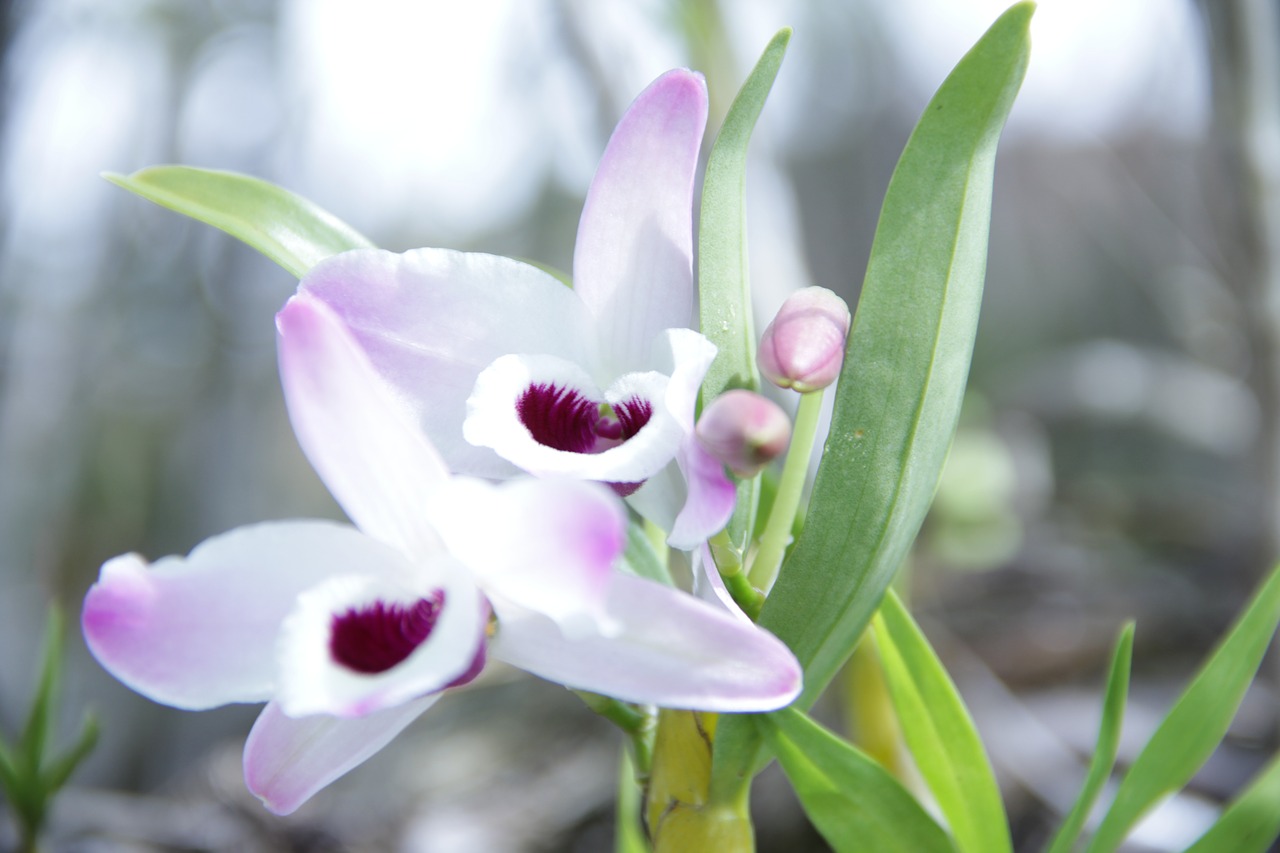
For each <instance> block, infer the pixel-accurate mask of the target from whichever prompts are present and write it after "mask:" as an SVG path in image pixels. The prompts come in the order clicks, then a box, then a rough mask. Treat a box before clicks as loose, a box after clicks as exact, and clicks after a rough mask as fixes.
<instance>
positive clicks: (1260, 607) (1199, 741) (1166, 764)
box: [1088, 566, 1280, 853]
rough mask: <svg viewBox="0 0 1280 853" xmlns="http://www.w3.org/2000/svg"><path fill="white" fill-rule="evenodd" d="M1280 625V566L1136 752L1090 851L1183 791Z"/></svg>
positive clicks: (1119, 837) (1115, 843)
mask: <svg viewBox="0 0 1280 853" xmlns="http://www.w3.org/2000/svg"><path fill="white" fill-rule="evenodd" d="M1277 624H1280V566H1277V567H1276V568H1275V569H1273V570H1272V572H1271V575H1270V577H1268V578H1267V580H1266V582H1265V583H1264V584H1263V585H1262V587H1261V588H1260V589H1259V590H1258V592H1257V594H1256V595H1255V596H1254V598H1253V600H1252V601H1251V602H1250V603H1249V606H1248V608H1247V609H1246V610H1245V612H1244V613H1243V614H1242V615H1241V616H1240V618H1239V619H1238V620H1237V621H1236V624H1235V626H1234V627H1233V628H1232V629H1231V632H1230V633H1229V634H1228V635H1227V636H1226V638H1225V639H1223V640H1222V642H1221V643H1220V644H1219V645H1218V648H1217V650H1216V651H1215V652H1214V653H1213V656H1212V657H1211V658H1209V660H1208V661H1206V662H1205V664H1204V665H1203V666H1202V667H1201V668H1200V672H1199V673H1197V674H1196V677H1195V679H1194V680H1193V681H1192V682H1191V684H1190V685H1189V686H1188V687H1187V689H1186V690H1185V691H1184V692H1183V694H1182V696H1181V697H1179V698H1178V701H1177V703H1176V704H1174V706H1173V709H1172V710H1170V711H1169V713H1168V715H1167V716H1166V717H1165V718H1164V721H1163V722H1162V723H1160V727H1159V728H1158V729H1156V732H1155V734H1153V735H1152V736H1151V740H1149V741H1147V745H1146V746H1144V747H1143V748H1142V752H1140V753H1138V757H1137V758H1136V759H1134V762H1133V765H1132V766H1131V767H1130V768H1129V772H1128V773H1127V774H1126V775H1125V777H1124V781H1123V782H1121V783H1120V789H1119V790H1118V791H1116V798H1115V800H1113V801H1112V803H1111V808H1110V809H1109V810H1108V811H1107V814H1106V817H1104V818H1103V819H1102V823H1101V824H1100V825H1099V826H1098V831H1097V833H1096V834H1095V835H1094V836H1093V840H1092V841H1091V842H1090V844H1089V847H1088V850H1089V851H1090V853H1103V851H1111V850H1115V849H1116V848H1117V847H1119V846H1120V842H1121V841H1123V840H1124V837H1125V835H1127V834H1128V832H1129V830H1130V828H1132V827H1133V825H1134V824H1135V823H1137V821H1138V819H1139V818H1141V817H1142V815H1143V814H1145V813H1146V811H1147V810H1148V809H1149V808H1151V807H1152V806H1153V805H1154V804H1155V803H1156V802H1157V801H1159V800H1160V799H1162V798H1163V797H1165V796H1167V795H1168V794H1171V793H1173V792H1175V791H1177V790H1180V789H1181V788H1182V786H1183V785H1185V784H1186V783H1187V781H1188V780H1190V779H1191V777H1192V776H1193V775H1194V774H1195V772H1196V771H1197V770H1199V769H1200V766H1201V765H1202V764H1204V762H1205V761H1206V760H1208V758H1209V756H1210V755H1211V754H1212V753H1213V751H1214V749H1216V748H1217V746H1218V744H1219V743H1220V742H1221V741H1222V738H1223V735H1225V734H1226V733H1227V727H1228V726H1230V725H1231V720H1232V718H1233V717H1235V715H1236V709H1238V708H1239V707H1240V702H1241V700H1243V699H1244V694H1245V691H1246V690H1248V689H1249V684H1250V683H1251V682H1252V681H1253V676H1254V674H1255V673H1257V671H1258V666H1259V665H1260V664H1261V663H1262V655H1263V653H1265V652H1266V650H1267V646H1268V645H1269V644H1270V643H1271V637H1272V635H1273V634H1275V631H1276V626H1277Z"/></svg>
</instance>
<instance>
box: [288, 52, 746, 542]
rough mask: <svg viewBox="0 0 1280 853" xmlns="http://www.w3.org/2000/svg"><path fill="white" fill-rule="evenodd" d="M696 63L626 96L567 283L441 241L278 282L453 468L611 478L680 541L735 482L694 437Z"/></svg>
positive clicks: (712, 526)
mask: <svg viewBox="0 0 1280 853" xmlns="http://www.w3.org/2000/svg"><path fill="white" fill-rule="evenodd" d="M706 117H707V92H706V84H705V83H704V81H703V79H702V76H701V75H699V74H696V73H694V72H692V71H687V70H683V69H680V70H675V71H671V72H668V73H667V74H665V75H663V76H662V77H660V78H658V79H657V80H656V81H655V82H654V83H652V84H651V85H650V86H649V88H648V89H646V90H645V91H644V92H643V93H641V94H640V96H639V97H638V98H637V99H636V100H635V102H634V103H633V104H632V105H631V107H630V108H629V109H628V110H627V112H626V114H625V115H624V116H623V118H622V121H621V122H620V123H619V124H618V127H617V129H616V130H615V131H614V133H613V136H612V138H611V139H610V141H609V144H608V146H607V148H606V150H605V154H604V158H603V160H602V161H601V163H600V166H599V168H598V170H597V172H596V176H595V178H594V180H593V181H592V184H591V189H590V192H589V194H588V196H587V201H586V205H585V207H584V209H583V211H582V219H581V222H580V224H579V228H578V237H577V244H576V247H575V250H574V259H573V287H572V289H570V288H568V287H566V286H565V285H564V284H562V283H561V282H560V281H559V280H557V279H556V278H555V277H553V276H551V275H550V274H548V273H546V272H544V271H543V270H541V269H537V268H535V267H533V266H530V265H528V264H523V263H520V262H518V261H514V260H510V259H508V258H501V257H495V256H492V255H482V254H469V253H462V252H455V251H449V250H445V249H418V250H415V251H410V252H406V253H404V254H393V253H391V252H385V251H378V250H360V251H353V252H346V253H343V254H340V255H337V256H335V257H332V258H329V259H328V260H325V261H323V262H321V263H319V264H317V265H316V266H315V267H314V268H313V269H312V270H311V271H310V272H308V273H307V275H306V276H304V277H303V279H302V282H301V284H300V286H299V289H298V294H297V295H296V296H295V297H294V299H295V300H300V301H315V302H321V303H324V304H325V305H327V306H328V307H329V308H330V309H331V310H332V311H333V312H334V313H335V314H336V315H337V316H338V317H339V318H341V321H342V322H343V323H344V324H345V325H346V326H347V328H348V329H349V330H350V332H351V334H352V336H353V338H354V339H355V340H356V341H357V343H358V344H359V345H360V347H361V348H362V349H363V350H364V351H365V352H366V353H367V354H368V356H369V359H370V361H371V362H372V364H373V365H374V368H375V370H376V371H377V372H378V374H379V375H380V376H381V377H382V378H383V379H384V380H385V381H386V382H388V383H389V384H390V385H391V386H392V387H393V388H394V389H395V395H394V396H395V399H396V402H397V404H398V405H399V406H400V407H401V408H403V409H404V410H405V411H406V412H407V413H408V414H409V416H410V417H411V418H412V420H413V421H414V422H415V423H417V424H419V425H420V427H421V428H422V430H423V431H424V432H425V433H426V435H427V436H428V437H429V439H430V440H431V442H432V443H433V444H434V445H435V446H436V447H437V448H438V449H439V450H440V453H441V455H442V456H443V457H444V459H445V462H446V463H447V464H448V466H449V467H450V469H451V470H453V471H455V472H458V473H464V474H472V475H475V476H479V477H486V478H490V479H503V478H507V477H511V476H515V475H516V474H518V473H520V472H526V473H530V474H534V475H536V476H540V477H542V476H561V477H570V478H574V479H581V480H595V481H600V482H604V483H607V484H609V485H610V486H611V487H612V488H613V489H614V490H615V491H616V492H618V493H619V494H622V495H625V496H627V500H628V502H629V503H630V504H631V506H632V507H633V508H634V509H636V510H637V511H638V512H639V513H640V514H641V515H643V516H644V517H646V518H648V519H650V520H651V521H653V522H655V523H657V524H659V525H660V526H661V527H662V528H663V529H664V530H666V531H667V532H668V534H669V536H668V542H669V543H670V544H671V545H673V546H674V547H678V548H683V549H691V548H694V547H695V546H696V545H697V544H698V543H699V542H701V541H704V540H705V539H707V538H708V537H709V536H710V535H711V534H713V533H715V532H717V531H718V530H719V529H720V528H721V527H723V526H724V524H725V522H726V521H727V520H728V518H729V515H730V514H731V513H732V511H733V504H734V487H733V484H732V482H731V481H730V480H729V479H728V478H727V477H726V475H725V473H724V470H723V467H722V466H721V465H720V463H719V462H718V461H716V460H715V459H713V458H711V457H710V456H709V455H708V454H707V452H706V451H705V450H704V449H703V448H701V447H700V446H699V445H698V443H697V442H696V441H695V440H694V437H693V430H694V406H695V403H696V400H697V396H698V389H699V387H700V386H701V384H702V379H703V376H704V375H705V373H706V370H707V368H708V366H709V365H710V364H711V361H712V359H713V358H714V357H715V347H714V345H712V344H711V342H710V341H708V340H707V339H706V338H705V337H703V336H702V335H701V334H699V333H698V332H696V331H694V330H693V329H691V328H690V326H691V323H692V320H693V316H694V315H693V308H694V302H693V297H694V290H693V220H692V217H693V189H694V175H695V172H696V168H697V164H698V152H699V148H700V145H701V140H702V133H703V129H704V126H705V124H706Z"/></svg>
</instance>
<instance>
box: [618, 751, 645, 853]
mask: <svg viewBox="0 0 1280 853" xmlns="http://www.w3.org/2000/svg"><path fill="white" fill-rule="evenodd" d="M641 801H642V796H641V791H640V786H639V785H637V784H636V767H635V762H633V761H632V760H631V751H630V750H629V749H626V748H625V747H624V748H623V750H622V757H621V758H620V759H619V761H618V802H617V813H616V815H615V818H614V824H613V853H649V842H648V841H647V840H646V839H645V837H644V830H643V829H641V823H640V821H641V816H640V813H641V807H642V806H641Z"/></svg>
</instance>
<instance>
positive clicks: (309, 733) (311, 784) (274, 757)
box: [244, 693, 440, 815]
mask: <svg viewBox="0 0 1280 853" xmlns="http://www.w3.org/2000/svg"><path fill="white" fill-rule="evenodd" d="M439 698H440V694H438V693H436V694H432V695H430V696H423V697H422V698H420V699H416V700H414V701H412V702H408V703H406V704H404V705H398V706H396V707H394V708H388V709H387V710H385V711H379V712H378V713H376V714H370V715H368V716H366V717H356V718H354V719H349V720H348V719H341V718H338V717H330V716H328V715H323V714H322V715H317V716H312V717H302V718H294V717H289V716H286V715H285V713H284V712H283V711H282V710H281V708H280V706H279V704H277V703H275V702H272V703H270V704H268V705H267V707H265V708H263V709H262V714H260V715H259V716H258V721H257V722H256V723H254V725H253V730H252V731H250V732H249V739H248V740H247V741H246V742H245V745H244V778H245V783H246V784H247V785H248V786H249V790H250V791H252V792H253V793H254V794H255V795H257V797H258V798H259V799H260V800H262V802H263V805H265V806H266V807H267V808H268V809H270V810H271V811H273V812H275V813H276V814H279V815H285V814H289V813H291V812H293V811H295V810H296V809H297V808H298V807H299V806H300V805H302V804H303V803H305V802H306V801H307V800H309V799H310V798H311V797H312V795H313V794H315V793H316V792H317V791H319V790H320V789H321V788H323V787H324V786H326V785H328V784H329V783H330V782H332V781H334V780H335V779H337V778H338V777H339V776H342V775H343V774H345V773H347V772H348V771H349V770H351V769H352V768H354V767H356V766H358V765H360V764H362V763H363V762H364V761H365V760H366V759H368V758H369V757H370V756H372V755H373V754H374V753H375V752H377V751H378V750H380V749H382V748H383V747H384V746H386V745H387V744H388V743H389V742H390V741H391V739H392V738H394V737H395V736H396V735H398V734H399V733H400V732H402V731H403V730H404V729H405V728H406V727H407V726H408V725H409V724H410V723H412V722H413V721H414V720H416V719H417V718H418V717H419V716H421V714H422V712H423V711H425V710H427V709H428V708H430V707H431V706H432V705H433V704H434V703H435V701H436V700H437V699H439Z"/></svg>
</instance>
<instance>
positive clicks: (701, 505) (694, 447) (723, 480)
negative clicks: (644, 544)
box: [667, 436, 737, 551]
mask: <svg viewBox="0 0 1280 853" xmlns="http://www.w3.org/2000/svg"><path fill="white" fill-rule="evenodd" d="M676 464H677V465H678V466H679V468H680V472H681V474H683V480H684V483H685V489H686V497H685V501H684V505H683V507H682V509H681V510H680V514H679V515H677V516H676V519H675V522H674V523H673V524H672V525H671V533H670V535H668V536H667V543H668V544H669V545H670V546H671V547H672V548H680V549H682V550H686V551H687V550H689V549H690V548H693V547H694V546H696V545H697V544H698V543H700V542H705V541H706V540H707V539H709V538H711V537H712V536H713V535H715V534H716V533H719V532H720V531H721V530H722V529H724V526H725V525H726V524H728V523H729V518H730V517H731V516H732V515H733V508H734V503H735V501H736V500H737V486H735V485H734V483H733V480H731V479H729V476H728V475H727V474H725V472H724V465H723V464H721V462H720V460H719V459H716V458H715V457H714V456H712V455H711V454H710V453H708V452H707V450H706V448H704V447H703V446H702V445H701V444H699V443H698V441H697V439H696V438H694V437H692V436H690V437H689V438H688V439H686V440H685V442H684V444H683V445H681V447H680V452H679V453H678V454H677V455H676Z"/></svg>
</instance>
